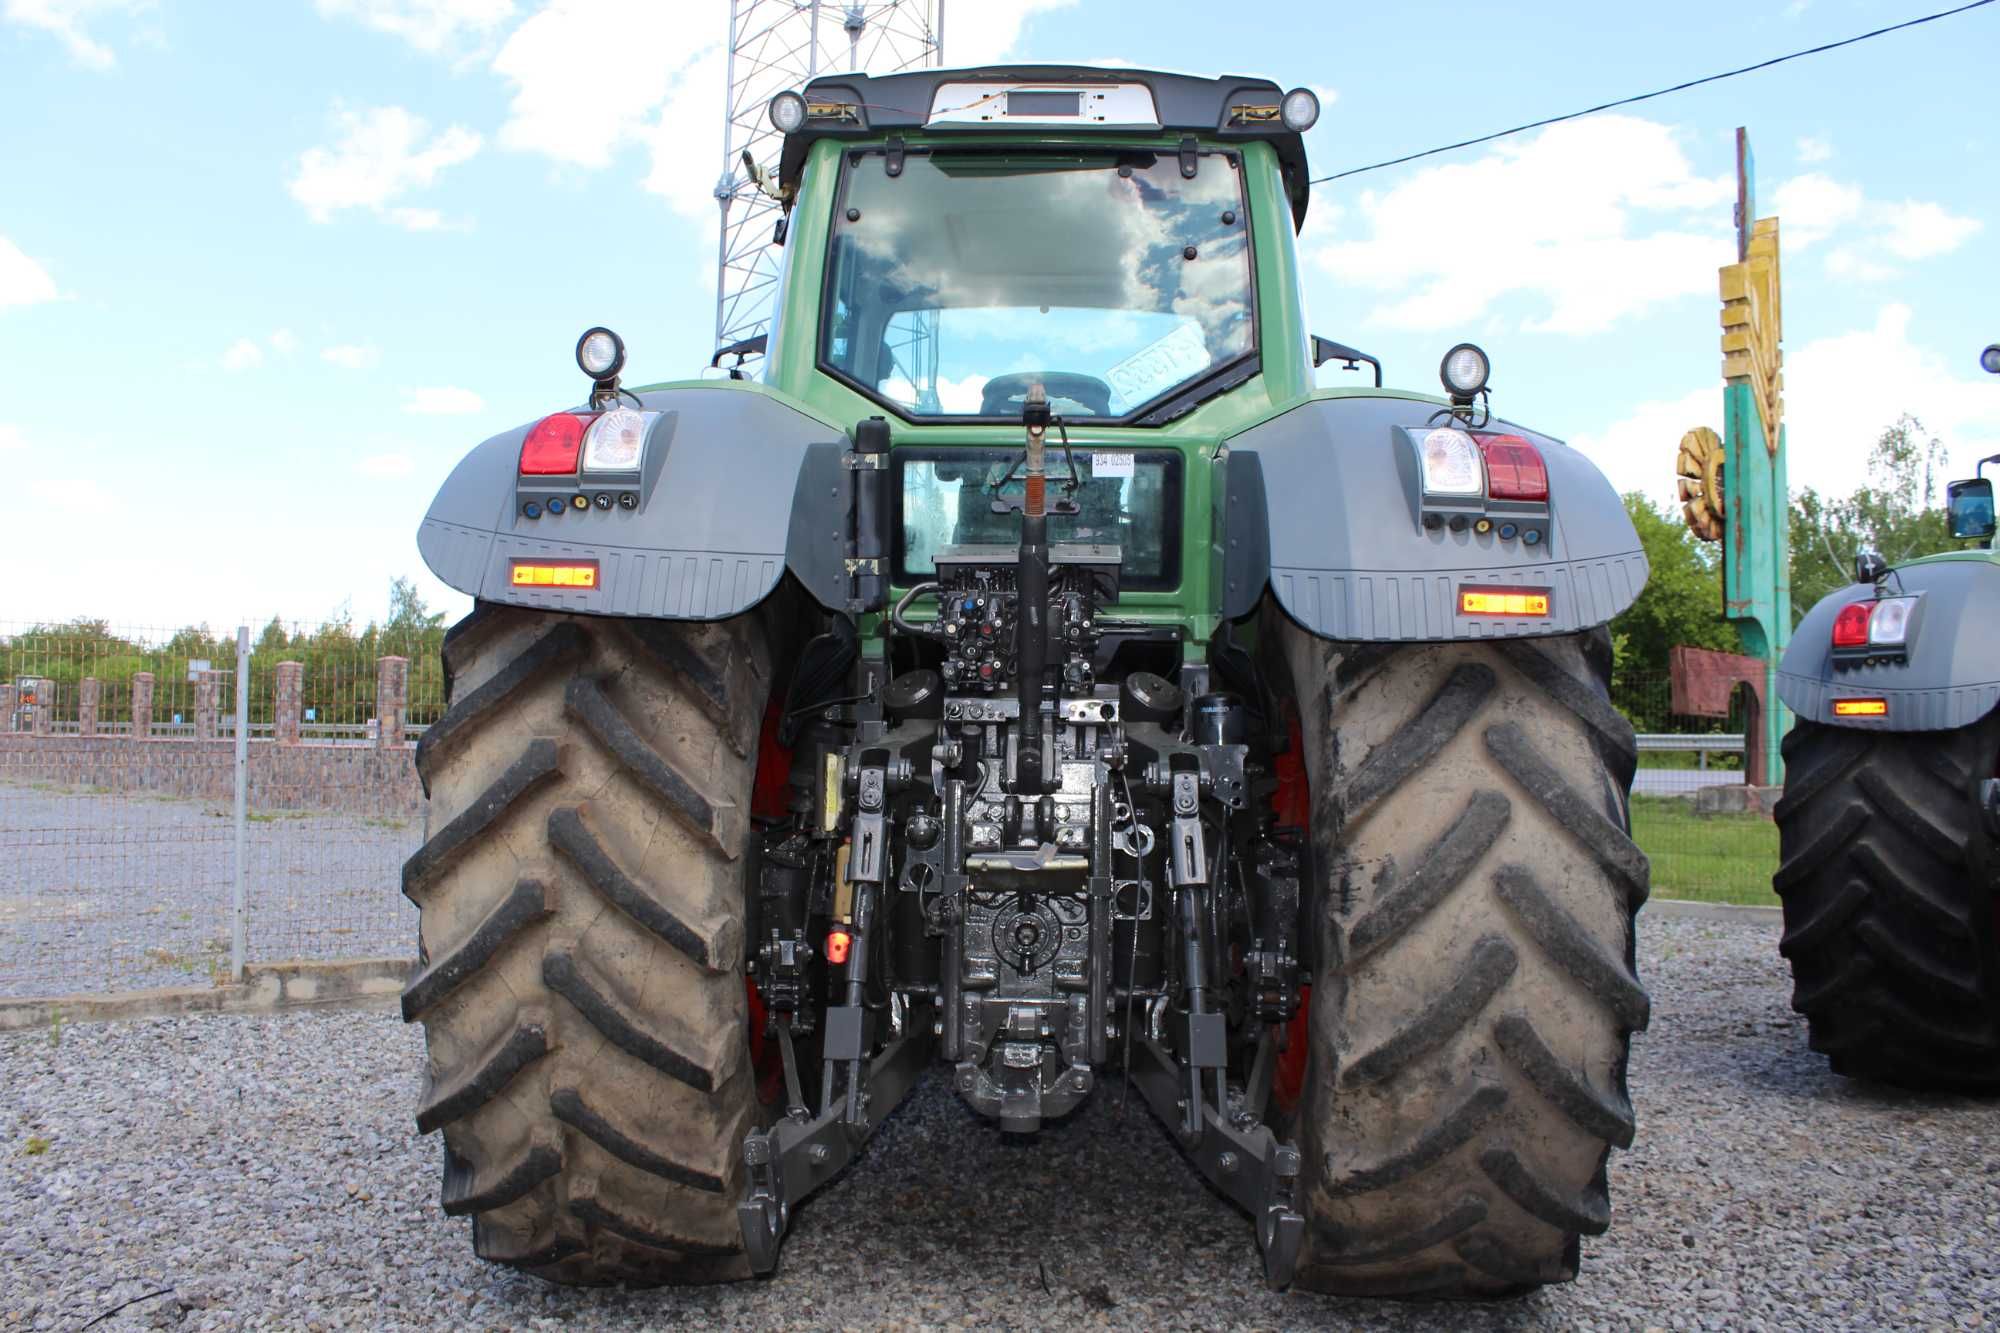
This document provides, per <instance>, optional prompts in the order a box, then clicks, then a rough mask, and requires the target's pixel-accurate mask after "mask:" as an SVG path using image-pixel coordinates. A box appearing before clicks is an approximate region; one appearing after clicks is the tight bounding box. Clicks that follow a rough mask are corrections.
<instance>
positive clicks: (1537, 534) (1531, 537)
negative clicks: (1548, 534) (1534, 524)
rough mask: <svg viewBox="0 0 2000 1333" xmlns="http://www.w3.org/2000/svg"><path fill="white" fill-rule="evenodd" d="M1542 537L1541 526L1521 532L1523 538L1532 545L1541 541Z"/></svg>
mask: <svg viewBox="0 0 2000 1333" xmlns="http://www.w3.org/2000/svg"><path fill="white" fill-rule="evenodd" d="M1541 539H1542V530H1541V529H1540V528H1529V529H1528V530H1527V531H1526V532H1524V533H1522V534H1521V540H1522V541H1524V542H1526V543H1527V544H1528V545H1530V546H1533V545H1535V544H1536V543H1537V542H1539V541H1541Z"/></svg>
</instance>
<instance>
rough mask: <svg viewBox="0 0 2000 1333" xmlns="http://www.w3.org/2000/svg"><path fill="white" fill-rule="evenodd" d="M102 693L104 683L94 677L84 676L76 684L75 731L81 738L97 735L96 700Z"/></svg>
mask: <svg viewBox="0 0 2000 1333" xmlns="http://www.w3.org/2000/svg"><path fill="white" fill-rule="evenodd" d="M103 692H104V682H103V681H101V680H99V679H98V678H97V677H95V676H85V677H84V678H83V679H82V680H80V681H78V682H77V683H76V730H77V734H78V735H81V736H95V735H96V734H97V700H98V696H99V695H100V694H102V693H103Z"/></svg>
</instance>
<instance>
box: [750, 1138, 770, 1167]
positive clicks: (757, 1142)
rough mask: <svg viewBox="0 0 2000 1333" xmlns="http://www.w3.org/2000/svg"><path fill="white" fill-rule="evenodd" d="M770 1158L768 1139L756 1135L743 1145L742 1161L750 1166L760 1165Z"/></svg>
mask: <svg viewBox="0 0 2000 1333" xmlns="http://www.w3.org/2000/svg"><path fill="white" fill-rule="evenodd" d="M770 1160H771V1143H770V1140H768V1139H765V1138H762V1137H758V1138H754V1139H750V1140H748V1141H746V1142H745V1143H744V1145H743V1161H744V1162H745V1163H746V1164H747V1165H750V1166H762V1165H764V1164H765V1163H766V1162H768V1161H770Z"/></svg>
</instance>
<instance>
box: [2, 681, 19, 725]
mask: <svg viewBox="0 0 2000 1333" xmlns="http://www.w3.org/2000/svg"><path fill="white" fill-rule="evenodd" d="M19 704H20V693H19V691H17V690H16V689H15V688H14V687H13V686H12V685H0V731H12V730H13V729H14V710H15V708H16V707H18V706H19Z"/></svg>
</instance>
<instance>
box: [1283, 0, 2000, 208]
mask: <svg viewBox="0 0 2000 1333" xmlns="http://www.w3.org/2000/svg"><path fill="white" fill-rule="evenodd" d="M1992 3H1993V0H1972V3H1970V4H1965V5H1960V6H1958V7H1957V8H1956V9H1941V10H1939V11H1938V12H1937V13H1935V14H1925V15H1924V16H1923V17H1921V18H1913V19H1905V20H1904V21H1903V22H1901V23H1892V24H1890V25H1889V26H1888V27H1886V28H1877V29H1875V30H1874V31H1873V32H1864V33H1857V34H1856V35H1854V36H1852V37H1844V38H1842V39H1841V40H1840V41H1837V42H1827V43H1825V44H1823V45H1820V46H1809V47H1807V48H1806V49H1805V50H1803V51H1793V52H1791V53H1790V54H1788V55H1782V56H1773V57H1771V58H1770V59H1769V60H1760V61H1758V62H1757V63H1756V64H1754V65H1745V66H1744V67H1743V68H1741V69H1731V70H1724V71H1723V72H1722V73H1720V74H1710V75H1706V76H1705V77H1703V78H1699V79H1689V80H1688V81H1687V82H1685V83H1677V84H1674V85H1673V86H1672V87H1671V88H1656V89H1654V90H1653V91H1652V92H1650V93H1639V94H1636V95H1635V96H1632V97H1621V98H1619V99H1618V100H1617V101H1615V102H1600V103H1599V104H1598V105H1596V106H1587V107H1585V108H1584V109H1583V110H1581V111H1570V112H1566V113H1565V114H1563V115H1560V116H1550V117H1549V118H1548V119H1546V120H1531V121H1529V122H1528V123H1527V124H1525V125H1516V126H1513V127H1512V128H1511V129H1504V130H1495V131H1493V133H1491V134H1482V135H1480V136H1479V137H1478V138H1476V139H1460V140H1459V141H1458V142H1457V143H1448V144H1441V145H1439V146H1438V147H1436V148H1426V149H1424V150H1423V151H1422V152H1421V153H1405V154H1404V155H1403V156H1401V157H1392V158H1390V159H1389V160H1388V161H1386V162H1371V163H1369V164H1368V165H1367V166H1365V167H1349V168H1348V169H1347V170H1346V171H1336V172H1334V173H1333V174H1332V175H1330V176H1315V177H1313V178H1312V181H1311V184H1314V185H1321V184H1324V183H1325V182H1327V181H1337V180H1339V179H1341V178H1342V177H1343V176H1359V175H1360V174H1361V173H1362V172H1364V171H1380V170H1382V168H1384V167H1399V166H1401V165H1402V164H1403V163H1405V162H1415V161H1416V160H1418V159H1419V158H1425V157H1436V156H1437V155H1438V154H1439V153H1449V152H1452V151H1454V150H1455V149H1459V148H1471V147H1473V146H1474V145H1476V144H1482V143H1491V142H1493V140H1495V139H1504V138H1506V137H1507V136H1508V135H1510V134H1521V133H1524V132H1526V131H1528V130H1538V129H1541V128H1542V127H1543V126H1545V125H1560V124H1561V123H1562V122H1564V121H1566V120H1578V119H1580V118H1582V117H1584V116H1594V115H1596V114H1597V113H1598V112H1600V111H1610V110H1613V109H1614V108H1616V107H1621V106H1631V105H1632V104H1633V103H1634V102H1647V101H1651V100H1652V99H1653V98H1655V97H1665V96H1666V95H1667V94H1668V93H1678V92H1685V91H1687V90H1688V89H1689V88H1699V87H1701V85H1703V84H1704V83H1719V82H1721V81H1722V80H1724V79H1733V78H1735V77H1736V76H1737V75H1739V74H1754V73H1756V72H1757V71H1758V70H1760V69H1769V68H1771V66H1773V65H1782V64H1784V63H1785V62H1786V61H1787V60H1799V59H1802V58H1804V57H1806V56H1816V55H1819V54H1820V53H1821V52H1823V51H1834V50H1838V49H1839V48H1841V47H1843V46H1853V45H1854V44H1855V43H1856V42H1865V41H1868V40H1869V39H1870V38H1874V37H1881V36H1884V35H1886V34H1888V33H1892V32H1901V31H1902V30H1903V29H1904V28H1914V27H1917V26H1919V25H1921V24H1925V23H1935V22H1937V21H1938V20H1939V19H1948V18H1950V17H1951V16H1952V15H1954V14H1963V13H1965V12H1966V11H1967V10H1971V9H1979V8H1982V7H1983V6H1986V5H1990V4H1992Z"/></svg>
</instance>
